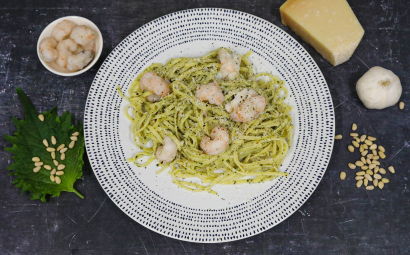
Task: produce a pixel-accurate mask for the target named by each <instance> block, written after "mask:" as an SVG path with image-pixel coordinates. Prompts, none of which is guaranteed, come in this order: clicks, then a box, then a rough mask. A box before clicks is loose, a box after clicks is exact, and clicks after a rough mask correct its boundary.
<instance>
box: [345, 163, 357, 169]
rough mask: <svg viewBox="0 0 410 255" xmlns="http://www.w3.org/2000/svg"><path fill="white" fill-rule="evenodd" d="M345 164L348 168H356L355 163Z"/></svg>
mask: <svg viewBox="0 0 410 255" xmlns="http://www.w3.org/2000/svg"><path fill="white" fill-rule="evenodd" d="M347 165H348V166H349V168H350V169H356V165H355V164H352V163H349V164H347Z"/></svg>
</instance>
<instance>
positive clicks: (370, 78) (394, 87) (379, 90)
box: [356, 66, 402, 109]
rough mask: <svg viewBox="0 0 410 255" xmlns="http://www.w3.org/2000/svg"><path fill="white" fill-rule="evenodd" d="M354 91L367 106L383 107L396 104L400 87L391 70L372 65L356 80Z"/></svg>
mask: <svg viewBox="0 0 410 255" xmlns="http://www.w3.org/2000/svg"><path fill="white" fill-rule="evenodd" d="M356 91H357V95H358V96H359V98H360V100H361V101H362V102H363V104H364V106H366V107H367V108H369V109H384V108H387V107H390V106H392V105H395V104H397V102H398V101H399V99H400V96H401V92H402V87H401V83H400V79H399V77H397V75H395V74H394V73H393V72H392V71H390V70H387V69H385V68H383V67H380V66H374V67H372V68H370V70H369V71H367V72H366V73H365V74H364V75H363V76H362V77H361V78H360V79H359V80H358V81H357V83H356Z"/></svg>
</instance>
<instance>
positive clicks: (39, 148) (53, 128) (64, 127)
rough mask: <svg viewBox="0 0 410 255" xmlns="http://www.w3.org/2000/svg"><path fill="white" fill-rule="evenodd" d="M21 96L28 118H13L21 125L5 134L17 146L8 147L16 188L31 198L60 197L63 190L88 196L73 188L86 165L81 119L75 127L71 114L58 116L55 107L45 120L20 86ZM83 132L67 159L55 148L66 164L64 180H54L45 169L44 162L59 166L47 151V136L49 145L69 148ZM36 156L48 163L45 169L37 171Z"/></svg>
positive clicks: (16, 123) (46, 115)
mask: <svg viewBox="0 0 410 255" xmlns="http://www.w3.org/2000/svg"><path fill="white" fill-rule="evenodd" d="M16 91H17V94H18V96H19V97H20V100H21V103H22V105H23V108H24V117H25V120H18V119H16V118H14V117H13V122H14V124H15V125H16V127H17V132H16V133H14V136H8V135H5V136H4V137H5V138H6V140H7V141H9V142H10V143H12V144H13V147H8V148H6V151H8V152H11V153H13V154H14V155H13V159H14V163H12V164H11V165H10V166H9V167H8V168H7V169H8V170H10V171H13V172H12V173H10V175H13V176H15V177H16V178H15V179H14V180H13V184H15V187H16V188H22V190H21V192H22V193H23V192H24V191H29V192H30V196H31V199H32V200H34V199H40V200H41V201H43V202H45V201H46V195H48V194H49V195H51V197H56V196H59V195H60V193H61V192H62V191H67V192H74V193H76V194H77V195H78V196H79V197H81V198H84V197H83V196H82V195H81V194H80V193H79V192H78V191H76V190H75V189H74V187H73V185H74V182H75V181H76V180H77V179H80V178H81V176H82V174H83V173H82V168H83V165H84V160H83V155H84V135H83V132H82V125H81V123H80V122H78V125H77V126H74V125H73V124H72V121H71V113H69V112H64V113H63V115H62V116H58V115H57V109H56V108H55V107H54V108H53V109H51V110H50V111H46V112H43V113H42V114H43V116H44V121H41V120H40V119H39V117H38V116H39V113H38V111H37V109H36V108H35V107H34V106H33V105H32V104H31V102H30V100H29V99H28V97H27V95H26V94H25V93H24V92H23V91H22V90H21V89H20V88H17V89H16ZM75 132H79V133H80V134H79V135H78V140H77V141H76V142H75V146H74V147H73V148H71V149H68V150H67V151H66V152H65V156H66V157H65V160H61V153H60V152H58V151H55V159H56V160H57V161H58V162H59V163H60V164H64V165H65V168H64V169H63V171H64V174H63V175H61V176H59V177H60V179H61V183H60V184H57V183H56V182H53V181H51V179H50V172H51V171H50V170H47V169H45V168H44V167H43V166H44V165H49V166H51V167H52V168H53V169H54V168H55V169H57V167H56V166H55V164H54V163H53V159H52V157H51V153H50V152H48V151H47V150H46V146H45V145H44V144H43V139H47V141H48V144H49V147H52V148H55V149H57V148H58V146H59V145H61V144H65V147H67V148H68V146H69V144H70V142H71V140H70V137H71V136H72V134H73V133H75ZM52 136H54V137H55V138H56V140H57V143H56V144H55V145H53V144H52V142H51V137H52ZM33 157H39V158H40V161H41V162H44V165H43V166H41V170H40V171H38V172H36V173H35V172H33V169H34V168H35V165H34V163H35V162H33V161H32V158H33Z"/></svg>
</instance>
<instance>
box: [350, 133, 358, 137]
mask: <svg viewBox="0 0 410 255" xmlns="http://www.w3.org/2000/svg"><path fill="white" fill-rule="evenodd" d="M350 136H352V137H356V136H359V134H358V133H350Z"/></svg>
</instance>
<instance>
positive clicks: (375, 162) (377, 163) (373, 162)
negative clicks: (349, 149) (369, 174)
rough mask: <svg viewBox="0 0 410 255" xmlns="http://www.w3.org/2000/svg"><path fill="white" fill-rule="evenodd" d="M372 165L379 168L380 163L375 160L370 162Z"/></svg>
mask: <svg viewBox="0 0 410 255" xmlns="http://www.w3.org/2000/svg"><path fill="white" fill-rule="evenodd" d="M372 164H376V166H380V162H379V161H377V160H373V161H372Z"/></svg>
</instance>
